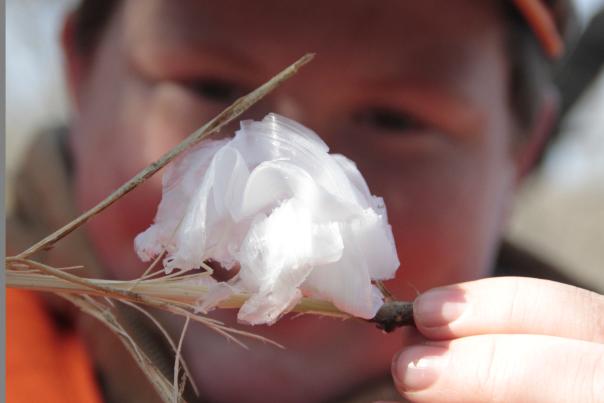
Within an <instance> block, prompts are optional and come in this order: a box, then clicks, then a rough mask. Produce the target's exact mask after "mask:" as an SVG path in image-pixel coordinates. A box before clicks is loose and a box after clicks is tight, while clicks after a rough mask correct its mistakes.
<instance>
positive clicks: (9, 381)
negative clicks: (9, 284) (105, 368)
mask: <svg viewBox="0 0 604 403" xmlns="http://www.w3.org/2000/svg"><path fill="white" fill-rule="evenodd" d="M6 336H7V344H6V401H7V402H8V403H19V402H24V403H25V402H27V403H30V402H45V403H55V402H56V403H64V402H81V403H99V402H101V400H102V398H101V395H100V392H99V389H98V387H97V385H96V383H95V379H94V375H93V371H92V365H91V362H90V359H89V357H88V355H87V353H86V350H85V348H84V346H83V344H82V342H81V340H80V339H79V338H78V336H77V334H76V333H75V332H73V331H60V330H59V329H57V328H56V326H55V325H54V324H53V323H52V320H51V319H50V317H49V316H48V314H47V312H46V311H45V309H44V307H43V306H42V303H41V301H40V299H39V297H38V296H37V295H36V294H35V293H32V292H28V291H21V290H14V289H7V290H6Z"/></svg>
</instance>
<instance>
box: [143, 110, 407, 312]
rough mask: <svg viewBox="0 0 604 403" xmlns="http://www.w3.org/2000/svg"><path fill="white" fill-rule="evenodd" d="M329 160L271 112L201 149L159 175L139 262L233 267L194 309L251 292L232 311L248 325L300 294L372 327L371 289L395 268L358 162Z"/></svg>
mask: <svg viewBox="0 0 604 403" xmlns="http://www.w3.org/2000/svg"><path fill="white" fill-rule="evenodd" d="M328 151H329V148H328V147H327V145H326V144H325V143H324V142H323V141H322V140H321V139H320V138H319V136H318V135H317V134H316V133H314V132H313V131H312V130H310V129H308V128H306V127H304V126H302V125H300V124H299V123H297V122H294V121H292V120H290V119H287V118H284V117H282V116H279V115H276V114H269V115H267V116H266V117H265V118H264V119H263V120H262V121H260V122H256V121H243V122H241V129H240V130H238V131H237V132H236V134H235V137H234V138H232V139H226V140H218V141H207V142H203V143H201V144H200V145H199V146H197V147H195V148H193V149H192V150H190V151H189V152H187V153H186V154H185V155H184V156H182V157H181V158H180V159H178V160H177V161H176V162H175V163H174V164H173V165H172V166H170V168H168V170H167V172H166V174H165V175H164V178H163V197H162V200H161V203H160V205H159V208H158V211H157V215H156V217H155V222H154V224H153V225H151V227H150V228H148V229H147V230H146V231H145V232H143V233H141V234H139V235H138V236H137V237H136V239H135V248H136V251H137V253H138V255H139V256H140V258H141V259H142V260H144V261H149V260H150V259H152V258H153V257H155V256H157V255H158V254H160V253H163V252H164V251H166V253H167V257H166V258H165V259H164V266H165V268H166V270H167V271H170V270H172V269H174V268H178V269H192V268H198V267H200V266H201V264H202V262H204V261H207V260H209V259H213V260H215V261H217V262H218V263H220V264H221V265H222V266H224V267H225V268H227V269H228V268H232V267H235V266H236V265H239V268H240V269H239V273H238V274H237V275H236V276H235V277H234V278H233V279H231V280H230V281H229V282H228V283H224V282H220V283H219V282H217V281H215V280H213V279H209V281H210V283H211V284H210V291H209V294H208V295H207V296H206V297H205V299H204V300H203V301H202V302H201V307H202V309H203V310H207V309H210V308H212V307H213V306H215V305H216V304H217V303H218V302H219V301H220V300H222V299H223V298H226V297H228V296H229V295H231V294H232V293H238V292H242V293H248V294H250V295H251V297H250V298H249V299H248V300H247V301H246V302H245V304H244V305H243V306H242V307H241V309H240V310H239V313H238V319H239V320H241V321H243V322H246V323H250V324H261V323H267V324H270V323H273V322H275V321H276V320H277V319H278V318H279V317H280V315H282V314H283V313H285V312H287V311H288V310H289V309H290V308H292V307H293V306H294V305H295V304H296V303H297V302H298V301H299V300H300V298H301V297H302V296H303V295H305V296H312V297H316V298H321V299H324V300H328V301H331V302H333V303H334V304H335V306H337V307H338V308H339V309H340V310H342V311H344V312H347V313H350V314H351V315H354V316H358V317H361V318H366V319H369V318H372V317H373V316H375V314H376V312H377V310H378V309H379V308H380V306H381V305H382V303H383V300H382V294H381V292H380V291H379V290H378V289H377V287H376V286H375V285H373V284H372V280H386V279H390V278H393V277H394V274H395V272H396V269H397V268H398V266H399V261H398V258H397V254H396V248H395V244H394V240H393V236H392V229H391V227H390V225H389V224H388V220H387V216H386V209H385V206H384V203H383V200H382V199H381V198H379V197H375V196H372V195H371V193H370V192H369V188H368V187H367V184H366V182H365V180H364V179H363V177H362V175H361V174H360V172H359V171H358V169H357V167H356V165H355V164H354V162H352V161H351V160H349V159H347V158H346V157H344V156H342V155H337V154H329V153H328Z"/></svg>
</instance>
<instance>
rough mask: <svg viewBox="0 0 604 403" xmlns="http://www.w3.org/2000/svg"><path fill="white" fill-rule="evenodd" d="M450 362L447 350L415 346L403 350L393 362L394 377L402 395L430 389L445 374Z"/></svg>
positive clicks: (436, 347)
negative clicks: (444, 371) (445, 368)
mask: <svg viewBox="0 0 604 403" xmlns="http://www.w3.org/2000/svg"><path fill="white" fill-rule="evenodd" d="M447 361H448V357H447V349H446V348H444V347H438V346H425V345H414V346H410V347H407V348H404V349H402V350H401V351H400V352H399V353H397V354H396V355H395V356H394V358H393V360H392V377H393V379H394V383H395V385H396V387H397V389H398V390H399V392H401V393H403V394H404V393H408V392H419V391H422V390H425V389H428V388H429V387H430V386H431V385H433V384H434V383H435V382H436V381H437V380H438V378H440V376H441V374H442V373H443V370H444V367H445V366H446V364H447Z"/></svg>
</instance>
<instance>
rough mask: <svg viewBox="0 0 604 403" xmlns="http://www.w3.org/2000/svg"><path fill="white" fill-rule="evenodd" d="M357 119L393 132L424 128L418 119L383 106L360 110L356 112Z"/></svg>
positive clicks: (362, 122)
mask: <svg viewBox="0 0 604 403" xmlns="http://www.w3.org/2000/svg"><path fill="white" fill-rule="evenodd" d="M355 121H356V122H357V123H359V124H361V125H363V126H368V127H371V128H373V129H377V130H382V131H385V132H392V133H394V132H404V131H409V130H418V129H421V128H423V125H422V124H421V123H420V122H419V121H418V120H416V119H414V118H412V117H411V116H409V115H407V114H405V113H404V112H400V111H397V110H394V109H389V108H383V107H376V108H369V109H366V110H363V111H360V112H359V113H357V114H356V116H355Z"/></svg>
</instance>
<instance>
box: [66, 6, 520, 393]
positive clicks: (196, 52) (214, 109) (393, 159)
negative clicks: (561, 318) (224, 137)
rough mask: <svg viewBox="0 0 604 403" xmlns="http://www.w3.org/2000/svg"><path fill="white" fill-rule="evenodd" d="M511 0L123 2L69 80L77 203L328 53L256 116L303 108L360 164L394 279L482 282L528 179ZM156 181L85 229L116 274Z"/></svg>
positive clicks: (420, 283)
mask: <svg viewBox="0 0 604 403" xmlns="http://www.w3.org/2000/svg"><path fill="white" fill-rule="evenodd" d="M445 7H446V12H444V11H445V10H444V8H445ZM499 7H500V6H499V2H496V1H492V2H487V1H481V2H477V1H473V0H467V1H466V0H453V1H449V2H447V5H446V6H445V5H444V4H443V2H442V1H438V0H424V1H422V2H415V1H413V2H412V1H400V0H391V1H390V0H387V1H380V2H369V1H361V0H359V1H350V0H349V1H345V2H344V1H342V2H340V1H329V2H326V1H303V2H283V1H276V0H275V1H271V0H268V1H253V2H251V1H248V2H236V1H220V2H201V1H194V0H190V1H185V0H181V1H178V2H174V1H167V0H166V1H162V0H148V1H145V2H138V1H126V2H125V4H124V6H123V7H122V8H121V9H119V10H118V12H117V14H116V15H115V16H114V18H113V19H112V21H111V22H110V24H109V25H108V27H107V28H106V30H105V33H104V36H103V37H102V40H101V42H100V45H99V47H98V49H97V51H96V53H95V57H94V59H92V60H87V61H86V63H81V65H85V66H87V67H86V68H85V69H84V70H81V71H80V73H78V74H73V76H72V83H73V88H74V89H75V91H74V93H75V97H76V104H77V111H76V113H75V116H74V122H73V127H72V128H73V132H72V146H73V150H74V154H75V158H76V163H77V171H76V192H77V198H78V202H79V205H80V206H81V207H82V208H88V207H90V206H91V205H93V204H95V203H96V202H98V201H99V200H101V199H102V198H103V197H105V196H106V195H107V194H108V193H109V192H110V191H112V190H113V189H115V188H117V187H118V186H119V185H121V184H122V183H123V182H125V181H126V180H127V179H129V178H130V177H131V176H132V175H134V174H135V173H136V172H138V171H139V170H140V169H142V168H143V167H145V166H146V165H147V164H149V163H150V162H152V161H153V160H155V159H157V158H158V157H159V156H160V155H161V154H162V153H164V152H166V151H167V150H168V149H169V148H170V147H172V146H174V145H175V144H177V143H178V142H179V141H181V140H182V139H183V138H184V137H185V136H186V135H187V134H188V133H190V132H192V131H193V130H194V129H196V128H198V127H199V126H200V125H202V124H203V123H204V122H206V121H207V120H209V119H210V118H211V117H213V116H214V115H215V114H216V113H218V112H219V111H220V110H221V109H223V108H224V107H225V106H227V105H228V104H229V103H231V102H232V101H233V100H235V99H236V98H237V97H238V96H240V95H242V94H243V93H245V92H246V91H249V90H251V89H253V88H255V87H256V86H258V85H259V84H261V83H262V82H264V81H265V80H266V79H268V78H269V77H271V76H272V75H273V74H275V73H277V72H278V71H280V70H281V69H282V68H283V67H285V66H286V65H289V64H290V63H291V62H293V61H294V60H296V59H297V58H298V57H300V56H301V55H303V54H304V53H305V52H309V51H310V52H316V53H317V57H316V58H315V60H314V61H313V62H312V63H311V64H310V65H308V66H306V67H304V69H302V70H301V72H300V73H299V74H298V75H297V76H295V77H294V78H293V79H291V80H290V81H289V82H287V83H286V84H285V85H283V86H282V87H280V88H279V89H278V90H277V91H275V92H274V93H273V94H271V95H270V96H269V97H268V98H267V99H266V100H264V101H262V103H260V104H258V105H256V106H254V107H253V108H252V110H251V111H250V112H249V113H247V114H246V116H245V117H246V118H249V117H254V118H261V117H262V116H264V115H265V114H266V113H268V112H276V113H279V114H283V115H285V116H288V117H291V118H294V119H296V120H298V121H300V122H301V123H303V124H305V125H307V126H309V127H310V128H312V129H314V130H315V131H316V132H317V133H319V134H320V135H321V136H322V137H323V139H324V140H325V142H326V143H327V144H328V145H329V146H330V147H331V150H332V152H338V153H342V154H344V155H346V156H347V157H349V158H351V159H352V160H354V161H356V162H357V164H358V166H359V168H360V170H361V172H362V173H363V174H364V175H365V178H366V179H367V181H368V183H369V186H370V189H371V190H372V192H373V193H374V194H376V195H380V196H383V197H384V199H385V201H386V206H387V208H388V213H389V220H390V222H391V224H392V226H393V230H394V236H395V239H396V242H397V249H398V254H399V258H400V261H401V269H400V270H399V274H398V277H397V279H396V280H395V281H393V282H391V283H392V284H389V287H390V288H392V289H393V291H394V294H395V295H397V296H398V297H400V298H412V297H413V296H414V295H415V289H419V290H424V289H426V288H429V287H432V286H436V285H441V284H445V283H453V282H457V281H461V280H467V279H473V278H477V277H480V276H483V275H485V274H487V273H488V268H489V264H490V261H491V258H492V255H493V251H494V247H495V245H496V242H497V239H498V237H499V232H500V227H501V220H502V217H503V216H504V211H505V206H506V205H507V203H508V201H509V199H510V197H511V193H512V188H513V186H514V181H515V177H516V168H515V166H514V158H513V155H512V153H511V151H510V145H509V143H510V140H511V132H512V127H513V124H512V118H511V116H510V110H509V103H508V102H509V101H508V100H509V96H508V87H509V83H508V77H507V71H508V69H507V65H506V55H505V53H504V27H503V18H502V16H501V15H500V10H499ZM68 51H69V49H68ZM72 56H73V55H72ZM76 59H77V57H76ZM75 76H77V77H75ZM235 127H236V126H231V128H230V129H229V130H230V131H229V133H232V130H233V129H234V128H235ZM160 180H161V178H160V176H159V175H158V176H156V177H154V178H152V179H151V180H150V181H149V182H148V183H146V184H145V185H144V186H142V187H140V188H139V189H137V190H136V191H134V192H133V193H131V194H130V195H128V196H127V197H126V198H124V199H123V200H122V201H120V202H119V203H117V204H116V205H115V206H113V207H112V208H111V209H109V210H108V211H107V212H105V213H103V215H102V216H100V217H98V218H97V219H95V220H93V221H91V222H90V223H89V224H87V230H88V233H89V235H90V237H91V239H92V241H93V244H94V247H95V248H96V250H97V252H98V253H99V255H100V257H101V259H102V261H103V262H104V263H105V265H106V267H107V269H108V270H109V272H110V273H109V274H110V275H112V276H115V277H121V278H132V277H135V276H137V275H139V274H140V273H141V270H142V269H143V266H142V265H141V263H140V262H138V260H137V258H136V257H135V255H134V252H133V247H132V243H133V238H134V236H135V235H136V234H137V233H139V232H140V231H142V230H144V229H145V228H146V227H147V226H148V225H149V224H150V223H151V221H152V219H153V216H154V213H155V209H156V206H157V203H158V201H159V199H160V196H161V184H160ZM301 321H302V323H305V322H304V320H301ZM287 322H291V323H293V322H295V321H287ZM291 323H287V324H285V325H283V324H278V325H277V328H279V326H281V327H284V326H295V325H292V324H291ZM306 323H307V322H306ZM322 323H325V322H322ZM322 326H323V325H322ZM330 326H331V325H330ZM337 326H343V325H339V324H338V325H337ZM362 326H364V327H367V328H369V326H367V325H362ZM371 332H372V335H373V334H376V335H377V336H379V337H382V338H383V337H385V336H382V335H381V334H379V333H378V332H376V331H374V330H373V329H371ZM359 334H360V332H359ZM322 337H323V338H325V337H328V336H327V332H324V334H322ZM363 337H373V336H368V335H366V334H365V335H364V336H363ZM353 339H354V337H353ZM382 340H385V339H382ZM309 343H310V344H312V342H309ZM351 343H352V342H351ZM393 343H394V342H393ZM393 343H391V344H388V345H394V344H393ZM386 344H387V343H386ZM395 344H396V345H397V346H398V340H397V341H396V343H395ZM382 349H383V350H384V352H383V354H382V353H381V352H379V351H377V350H379V348H378V349H377V350H374V352H373V354H374V355H375V356H379V357H382V358H383V357H387V358H386V360H385V361H384V360H383V359H382V358H379V359H380V360H382V361H380V363H379V365H378V364H376V365H375V366H372V365H371V364H369V363H367V364H366V365H365V366H366V367H367V368H370V369H367V371H373V373H375V372H376V371H377V370H376V369H375V368H378V367H380V368H381V367H384V368H386V367H387V366H388V365H389V362H390V356H388V354H389V353H388V351H389V350H388V347H384V348H382ZM293 351H296V348H295V347H294V348H293ZM380 351H381V350H380ZM393 351H394V350H393ZM363 354H364V356H366V355H367V351H364V352H363ZM311 356H312V355H310V354H309V355H307V357H311ZM308 359H310V358H308ZM352 359H353V358H349V360H352ZM359 360H361V356H359ZM346 363H348V361H346ZM331 365H336V364H335V363H333V364H331ZM361 372H362V371H361ZM248 375H249V374H248ZM365 375H367V374H365ZM232 376H235V375H232ZM346 376H348V377H349V378H350V379H352V378H354V376H353V375H346ZM355 376H356V375H355ZM309 378H312V376H310V375H309ZM355 379H356V378H355ZM331 392H333V391H331Z"/></svg>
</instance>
